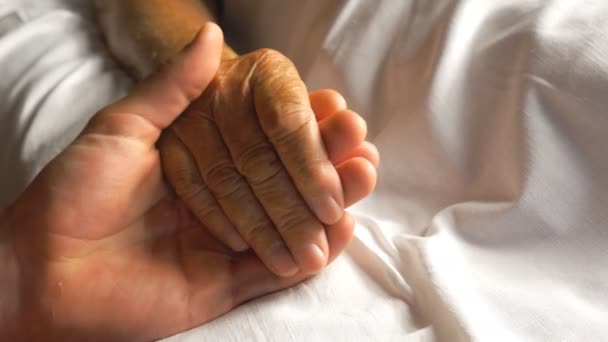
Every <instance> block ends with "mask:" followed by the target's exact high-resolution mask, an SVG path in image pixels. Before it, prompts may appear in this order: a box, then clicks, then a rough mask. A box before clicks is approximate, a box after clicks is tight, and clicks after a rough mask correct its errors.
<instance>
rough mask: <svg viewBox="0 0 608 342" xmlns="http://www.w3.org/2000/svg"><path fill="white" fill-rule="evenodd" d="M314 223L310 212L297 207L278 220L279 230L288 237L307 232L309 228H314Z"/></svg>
mask: <svg viewBox="0 0 608 342" xmlns="http://www.w3.org/2000/svg"><path fill="white" fill-rule="evenodd" d="M314 222H315V220H314V218H313V216H312V215H311V214H310V212H309V211H308V210H306V209H302V208H296V207H293V208H292V209H291V210H288V211H286V212H285V213H284V214H282V215H281V216H280V217H279V218H278V219H277V225H278V228H279V230H280V231H281V232H282V233H283V234H286V235H291V234H293V233H299V232H301V231H302V230H306V228H307V226H312V225H313V224H314Z"/></svg>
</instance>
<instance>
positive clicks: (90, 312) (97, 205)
mask: <svg viewBox="0 0 608 342" xmlns="http://www.w3.org/2000/svg"><path fill="white" fill-rule="evenodd" d="M142 129H144V127H142ZM105 139H112V140H109V141H104V140H105ZM114 139H115V138H106V137H97V136H93V137H90V136H87V135H84V136H83V137H81V138H79V140H78V141H77V142H76V143H75V144H74V145H73V146H71V147H70V148H69V149H68V150H66V152H64V154H63V155H62V156H61V157H60V158H59V159H58V160H59V162H54V163H53V164H51V165H50V166H49V168H48V170H47V172H45V174H43V175H42V176H43V177H41V181H42V182H44V181H54V184H55V185H54V187H53V188H54V190H53V192H52V196H55V197H57V198H63V199H64V201H63V203H64V205H65V207H70V208H72V209H73V212H74V213H78V217H73V218H72V220H73V222H90V223H91V225H87V226H82V225H81V224H79V226H78V227H75V226H70V225H69V224H65V222H63V224H59V225H51V227H49V228H52V229H51V230H50V231H47V232H45V238H46V239H47V241H45V243H44V244H41V245H45V246H47V252H46V253H45V256H46V257H45V258H44V261H43V262H42V263H41V264H38V265H36V267H42V269H44V270H45V272H41V273H42V274H45V279H39V282H40V283H41V284H46V286H40V289H45V291H48V292H49V293H44V294H32V295H33V296H34V297H41V298H45V297H46V296H49V297H51V298H53V299H54V300H55V301H61V303H58V302H53V304H52V305H51V306H52V307H55V308H64V311H62V312H54V315H56V317H61V319H65V320H66V321H74V320H78V321H83V322H87V323H90V325H89V324H85V325H84V326H87V327H88V329H87V330H90V331H99V329H104V330H103V331H106V333H107V335H106V336H100V339H105V340H107V339H108V338H111V339H120V337H123V336H124V337H126V336H130V337H133V336H140V337H141V338H157V337H162V336H167V335H170V334H172V333H176V332H179V331H183V330H185V329H188V328H191V327H193V326H196V325H198V324H201V323H203V322H206V321H209V320H211V319H213V318H215V317H217V316H219V315H221V314H223V313H225V312H227V311H229V310H230V309H232V308H233V307H234V306H236V305H238V304H240V303H241V302H243V301H246V300H248V299H250V298H253V297H255V296H259V295H262V294H265V293H268V292H272V291H276V290H279V289H281V288H284V287H287V286H290V285H293V284H294V283H296V282H297V281H300V280H302V279H303V278H304V276H303V275H299V276H296V277H294V278H291V279H280V280H279V279H278V278H276V277H275V276H273V275H272V274H271V273H270V272H269V271H268V270H267V269H266V268H265V267H264V266H263V265H262V264H261V262H260V261H259V260H258V259H257V257H255V255H253V254H252V253H244V254H235V253H234V252H231V251H230V250H229V249H227V248H226V247H224V245H223V244H221V243H219V242H218V241H217V240H216V239H214V238H213V237H212V236H211V235H209V234H208V233H207V231H206V230H205V229H202V228H201V227H200V226H199V225H198V224H197V223H196V220H194V219H192V218H191V217H190V215H189V214H188V212H187V210H186V209H185V208H184V207H183V205H182V204H181V202H180V201H179V200H177V199H175V197H174V196H173V195H172V194H171V193H170V192H169V191H168V188H167V185H166V184H165V183H164V181H163V179H162V175H161V174H160V161H159V158H158V152H157V151H156V150H150V151H148V152H146V153H142V151H141V146H140V145H138V144H137V143H135V142H130V141H124V142H120V143H118V142H117V141H115V140H114ZM108 146H112V148H111V149H106V148H105V147H108ZM62 159H69V160H70V161H71V162H70V164H71V165H72V167H68V168H66V167H65V164H66V163H61V160H62ZM126 160H130V161H131V162H129V163H125V161H126ZM58 165H61V169H62V171H63V172H66V171H67V172H68V174H67V177H61V178H60V179H56V180H55V179H52V178H51V179H49V177H52V175H53V174H54V171H55V169H56V168H57V167H59V166H58ZM91 173H94V174H95V175H97V177H91ZM64 175H65V174H64ZM99 175H107V176H105V177H99ZM117 175H120V176H121V179H117V178H116V176H117ZM74 189H104V191H103V193H106V194H107V193H112V194H113V195H112V196H113V198H115V199H121V200H117V201H108V200H107V198H106V197H105V196H97V195H96V194H95V192H94V191H93V192H91V191H83V192H75V191H74ZM151 198H152V199H153V200H150V199H151ZM65 199H69V201H65ZM87 208H93V210H94V211H90V210H88V209H87ZM115 212H116V213H123V215H114V214H113V215H108V213H115ZM50 217H51V218H53V213H50ZM55 219H58V220H61V217H59V216H57V217H55ZM59 304H60V305H59ZM92 308H94V309H92ZM54 310H56V309H54ZM93 322H94V323H93ZM119 323H120V324H119ZM108 327H113V328H110V329H108ZM116 327H120V330H113V329H116ZM143 332H146V333H147V334H148V335H145V336H141V335H140V334H142V333H143ZM71 333H74V334H78V332H71Z"/></svg>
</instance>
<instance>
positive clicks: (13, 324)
mask: <svg viewBox="0 0 608 342" xmlns="http://www.w3.org/2000/svg"><path fill="white" fill-rule="evenodd" d="M13 233H14V232H13V227H12V226H11V223H10V222H9V219H8V214H7V212H6V211H5V210H4V209H0V340H3V341H4V340H5V339H8V338H9V337H11V338H15V337H16V336H14V334H16V333H17V331H16V329H17V323H19V322H18V319H17V317H18V315H19V280H18V276H19V268H18V263H17V258H16V255H15V250H14V241H13Z"/></svg>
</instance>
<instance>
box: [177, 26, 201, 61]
mask: <svg viewBox="0 0 608 342" xmlns="http://www.w3.org/2000/svg"><path fill="white" fill-rule="evenodd" d="M204 30H205V26H203V27H202V28H201V29H199V30H198V32H196V34H195V35H194V38H192V40H191V41H190V43H188V44H186V46H184V47H183V48H182V51H181V52H180V54H181V55H184V54H187V53H188V51H190V50H192V47H193V46H194V44H195V43H196V41H197V40H198V37H199V36H200V35H201V33H202V32H203V31H204Z"/></svg>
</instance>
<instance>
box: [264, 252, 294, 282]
mask: <svg viewBox="0 0 608 342" xmlns="http://www.w3.org/2000/svg"><path fill="white" fill-rule="evenodd" d="M269 257H270V264H271V265H272V268H274V270H275V271H276V272H277V273H278V274H279V275H280V276H282V277H291V276H293V275H295V274H296V273H298V271H299V268H298V266H297V265H296V263H295V261H294V260H293V258H292V257H291V253H289V251H288V250H287V248H285V246H283V245H278V246H276V247H275V248H273V249H272V250H271V251H270V254H269Z"/></svg>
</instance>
